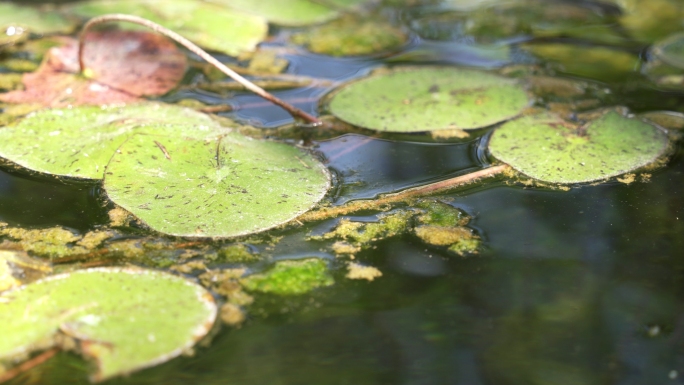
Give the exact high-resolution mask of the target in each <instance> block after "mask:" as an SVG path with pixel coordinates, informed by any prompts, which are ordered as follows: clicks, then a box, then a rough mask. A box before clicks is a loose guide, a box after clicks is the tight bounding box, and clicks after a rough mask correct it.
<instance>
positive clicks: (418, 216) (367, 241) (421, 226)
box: [309, 199, 481, 259]
mask: <svg viewBox="0 0 684 385" xmlns="http://www.w3.org/2000/svg"><path fill="white" fill-rule="evenodd" d="M469 221H470V217H469V216H468V215H467V214H466V213H464V212H463V211H461V210H459V209H457V208H455V207H453V206H451V205H449V204H447V203H444V202H441V201H438V200H432V199H426V200H420V201H418V202H416V203H415V204H414V205H413V209H410V210H397V211H395V212H393V213H391V214H385V215H382V216H380V217H379V219H378V221H377V222H357V221H352V220H349V219H346V218H343V219H341V220H340V221H339V223H338V225H337V226H336V227H335V228H334V229H333V230H332V231H330V232H328V233H325V234H323V235H318V236H311V237H309V239H310V240H317V241H321V240H330V239H333V240H336V242H335V243H333V244H332V246H331V249H332V251H333V252H334V253H335V254H336V255H338V256H343V255H349V256H350V257H351V258H352V259H353V258H354V254H356V253H358V252H359V251H361V250H363V249H367V248H369V247H370V246H372V245H373V244H374V243H376V242H379V241H381V240H384V239H388V238H391V237H394V236H397V235H401V234H405V233H409V232H411V233H413V234H415V235H416V236H417V237H418V238H419V239H420V240H421V241H423V242H424V243H426V244H428V245H432V246H441V247H447V249H448V250H449V251H451V252H453V253H456V254H458V255H461V256H463V255H466V254H475V253H477V250H478V248H479V247H480V244H481V240H480V237H479V236H478V235H477V234H475V232H474V231H473V230H472V229H470V228H467V227H465V226H466V225H467V224H468V222H469Z"/></svg>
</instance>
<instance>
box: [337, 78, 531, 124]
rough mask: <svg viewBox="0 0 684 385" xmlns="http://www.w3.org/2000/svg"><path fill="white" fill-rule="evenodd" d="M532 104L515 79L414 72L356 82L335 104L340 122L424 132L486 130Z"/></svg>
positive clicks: (342, 90) (346, 88) (345, 89)
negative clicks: (483, 128)
mask: <svg viewBox="0 0 684 385" xmlns="http://www.w3.org/2000/svg"><path fill="white" fill-rule="evenodd" d="M529 103H530V101H529V98H528V95H527V93H526V92H525V90H524V89H523V87H522V86H521V85H520V84H518V82H517V81H516V80H513V79H509V78H505V77H502V76H497V75H493V74H490V73H487V72H482V71H476V70H469V69H460V68H425V67H423V68H418V69H415V68H410V69H401V70H395V71H392V72H389V73H384V74H379V75H375V76H370V77H368V78H365V79H362V80H359V81H356V82H352V83H350V84H348V85H346V86H344V87H343V88H341V89H340V90H338V91H337V92H336V93H335V94H333V96H332V99H331V100H330V103H329V107H330V111H331V112H332V113H333V114H334V115H335V116H337V117H338V118H340V119H342V120H344V121H346V122H348V123H351V124H354V125H357V126H361V127H364V128H369V129H372V130H378V131H390V132H420V131H434V130H446V129H463V130H470V129H475V128H481V127H486V126H489V125H492V124H495V123H498V122H501V121H504V120H507V119H510V118H512V117H515V116H517V115H518V114H520V112H521V111H522V109H523V108H525V107H526V106H527V105H528V104H529Z"/></svg>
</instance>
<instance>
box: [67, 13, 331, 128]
mask: <svg viewBox="0 0 684 385" xmlns="http://www.w3.org/2000/svg"><path fill="white" fill-rule="evenodd" d="M112 21H127V22H130V23H134V24H139V25H142V26H145V27H147V28H150V29H151V30H153V31H155V32H158V33H160V34H162V35H164V36H166V37H168V38H170V39H173V40H174V41H176V42H177V43H178V44H180V45H182V46H183V47H185V48H187V49H188V50H190V51H192V52H194V53H195V54H196V55H198V56H199V57H201V58H202V59H204V60H206V61H207V62H209V63H211V64H212V65H214V66H215V67H216V68H218V69H219V70H220V71H221V72H223V73H224V74H226V75H228V76H230V77H231V78H233V80H235V81H236V82H238V83H240V84H242V85H243V86H244V87H245V88H246V89H248V90H250V91H252V92H254V93H255V94H257V95H259V96H261V97H262V98H264V99H266V100H268V101H270V102H272V103H274V104H277V105H278V106H280V107H282V108H284V109H285V110H287V112H289V113H290V114H291V115H292V116H294V117H299V118H301V119H303V120H305V121H306V122H308V123H311V124H314V125H319V124H321V121H320V120H318V119H317V118H316V117H314V116H312V115H309V114H307V113H306V112H304V111H302V110H300V109H299V108H297V107H295V106H293V105H290V104H288V103H286V102H285V101H283V100H281V99H278V98H277V97H275V96H273V95H271V94H270V93H268V92H266V91H265V90H264V89H263V88H261V87H259V86H257V85H255V84H254V83H252V82H250V81H249V80H247V79H245V78H244V77H242V76H240V75H239V74H238V73H236V72H235V71H233V70H231V69H230V68H228V67H226V66H225V65H224V64H223V63H221V62H220V61H218V60H217V59H216V58H214V57H213V56H211V55H209V54H208V53H207V52H205V51H204V50H203V49H201V48H200V47H198V46H197V45H195V44H194V43H193V42H191V41H190V40H188V39H186V38H184V37H183V36H181V35H179V34H177V33H175V32H173V31H171V30H169V29H166V28H164V27H162V26H161V25H159V24H157V23H155V22H152V21H150V20H147V19H143V18H141V17H137V16H132V15H124V14H118V13H115V14H108V15H102V16H98V17H95V18H92V19H90V20H89V21H88V22H87V23H85V25H84V26H83V29H82V31H81V34H80V36H79V38H78V65H79V68H80V71H81V73H83V71H84V69H85V65H84V64H83V46H84V45H85V37H86V33H87V32H88V29H90V28H91V27H93V26H94V25H97V24H102V23H108V22H112Z"/></svg>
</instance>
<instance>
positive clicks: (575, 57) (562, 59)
mask: <svg viewBox="0 0 684 385" xmlns="http://www.w3.org/2000/svg"><path fill="white" fill-rule="evenodd" d="M524 48H525V49H526V50H528V51H530V52H531V53H532V54H534V55H535V56H537V57H539V58H542V59H544V60H546V61H547V62H548V63H549V66H551V67H552V68H554V69H557V70H558V71H559V72H562V73H567V74H572V75H578V76H584V77H588V78H592V79H599V80H606V81H619V80H622V79H624V78H625V77H626V76H629V75H630V74H632V73H634V70H635V69H638V68H639V65H640V60H639V57H637V56H636V55H634V54H631V53H629V52H627V51H624V50H620V49H615V48H606V47H597V46H586V47H585V46H578V45H571V44H560V43H558V44H526V45H525V46H524Z"/></svg>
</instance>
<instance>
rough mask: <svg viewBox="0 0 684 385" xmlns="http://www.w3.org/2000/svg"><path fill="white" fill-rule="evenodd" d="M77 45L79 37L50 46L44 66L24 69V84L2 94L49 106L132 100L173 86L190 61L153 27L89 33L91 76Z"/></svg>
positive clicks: (86, 57) (86, 54) (12, 100)
mask: <svg viewBox="0 0 684 385" xmlns="http://www.w3.org/2000/svg"><path fill="white" fill-rule="evenodd" d="M77 51H78V43H77V41H76V40H74V39H69V40H68V42H67V44H66V45H64V46H62V47H58V48H52V49H50V51H49V52H48V54H47V55H46V57H45V60H44V61H43V63H42V64H41V66H40V68H38V70H36V71H35V72H33V73H29V74H25V75H24V78H23V83H24V87H25V90H23V91H13V92H9V93H6V94H0V100H1V101H4V102H8V103H40V104H43V105H45V106H49V107H65V106H68V105H81V104H94V105H100V104H110V103H122V102H123V103H127V102H133V101H136V100H139V99H140V97H141V96H155V95H163V94H165V93H167V92H169V91H170V90H172V89H173V88H174V87H175V86H176V85H177V84H178V82H180V80H181V79H182V78H183V75H184V74H185V70H186V67H187V60H186V57H185V55H184V54H183V53H182V52H181V51H180V50H178V48H176V45H175V44H174V43H173V42H171V41H169V40H167V39H166V38H164V37H162V36H160V35H157V34H154V33H149V32H141V31H106V32H92V33H89V34H88V36H87V38H86V45H85V49H84V62H85V66H86V67H87V73H88V75H89V79H86V78H84V77H82V76H81V75H78V73H79V68H78V55H77V54H78V52H77Z"/></svg>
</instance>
